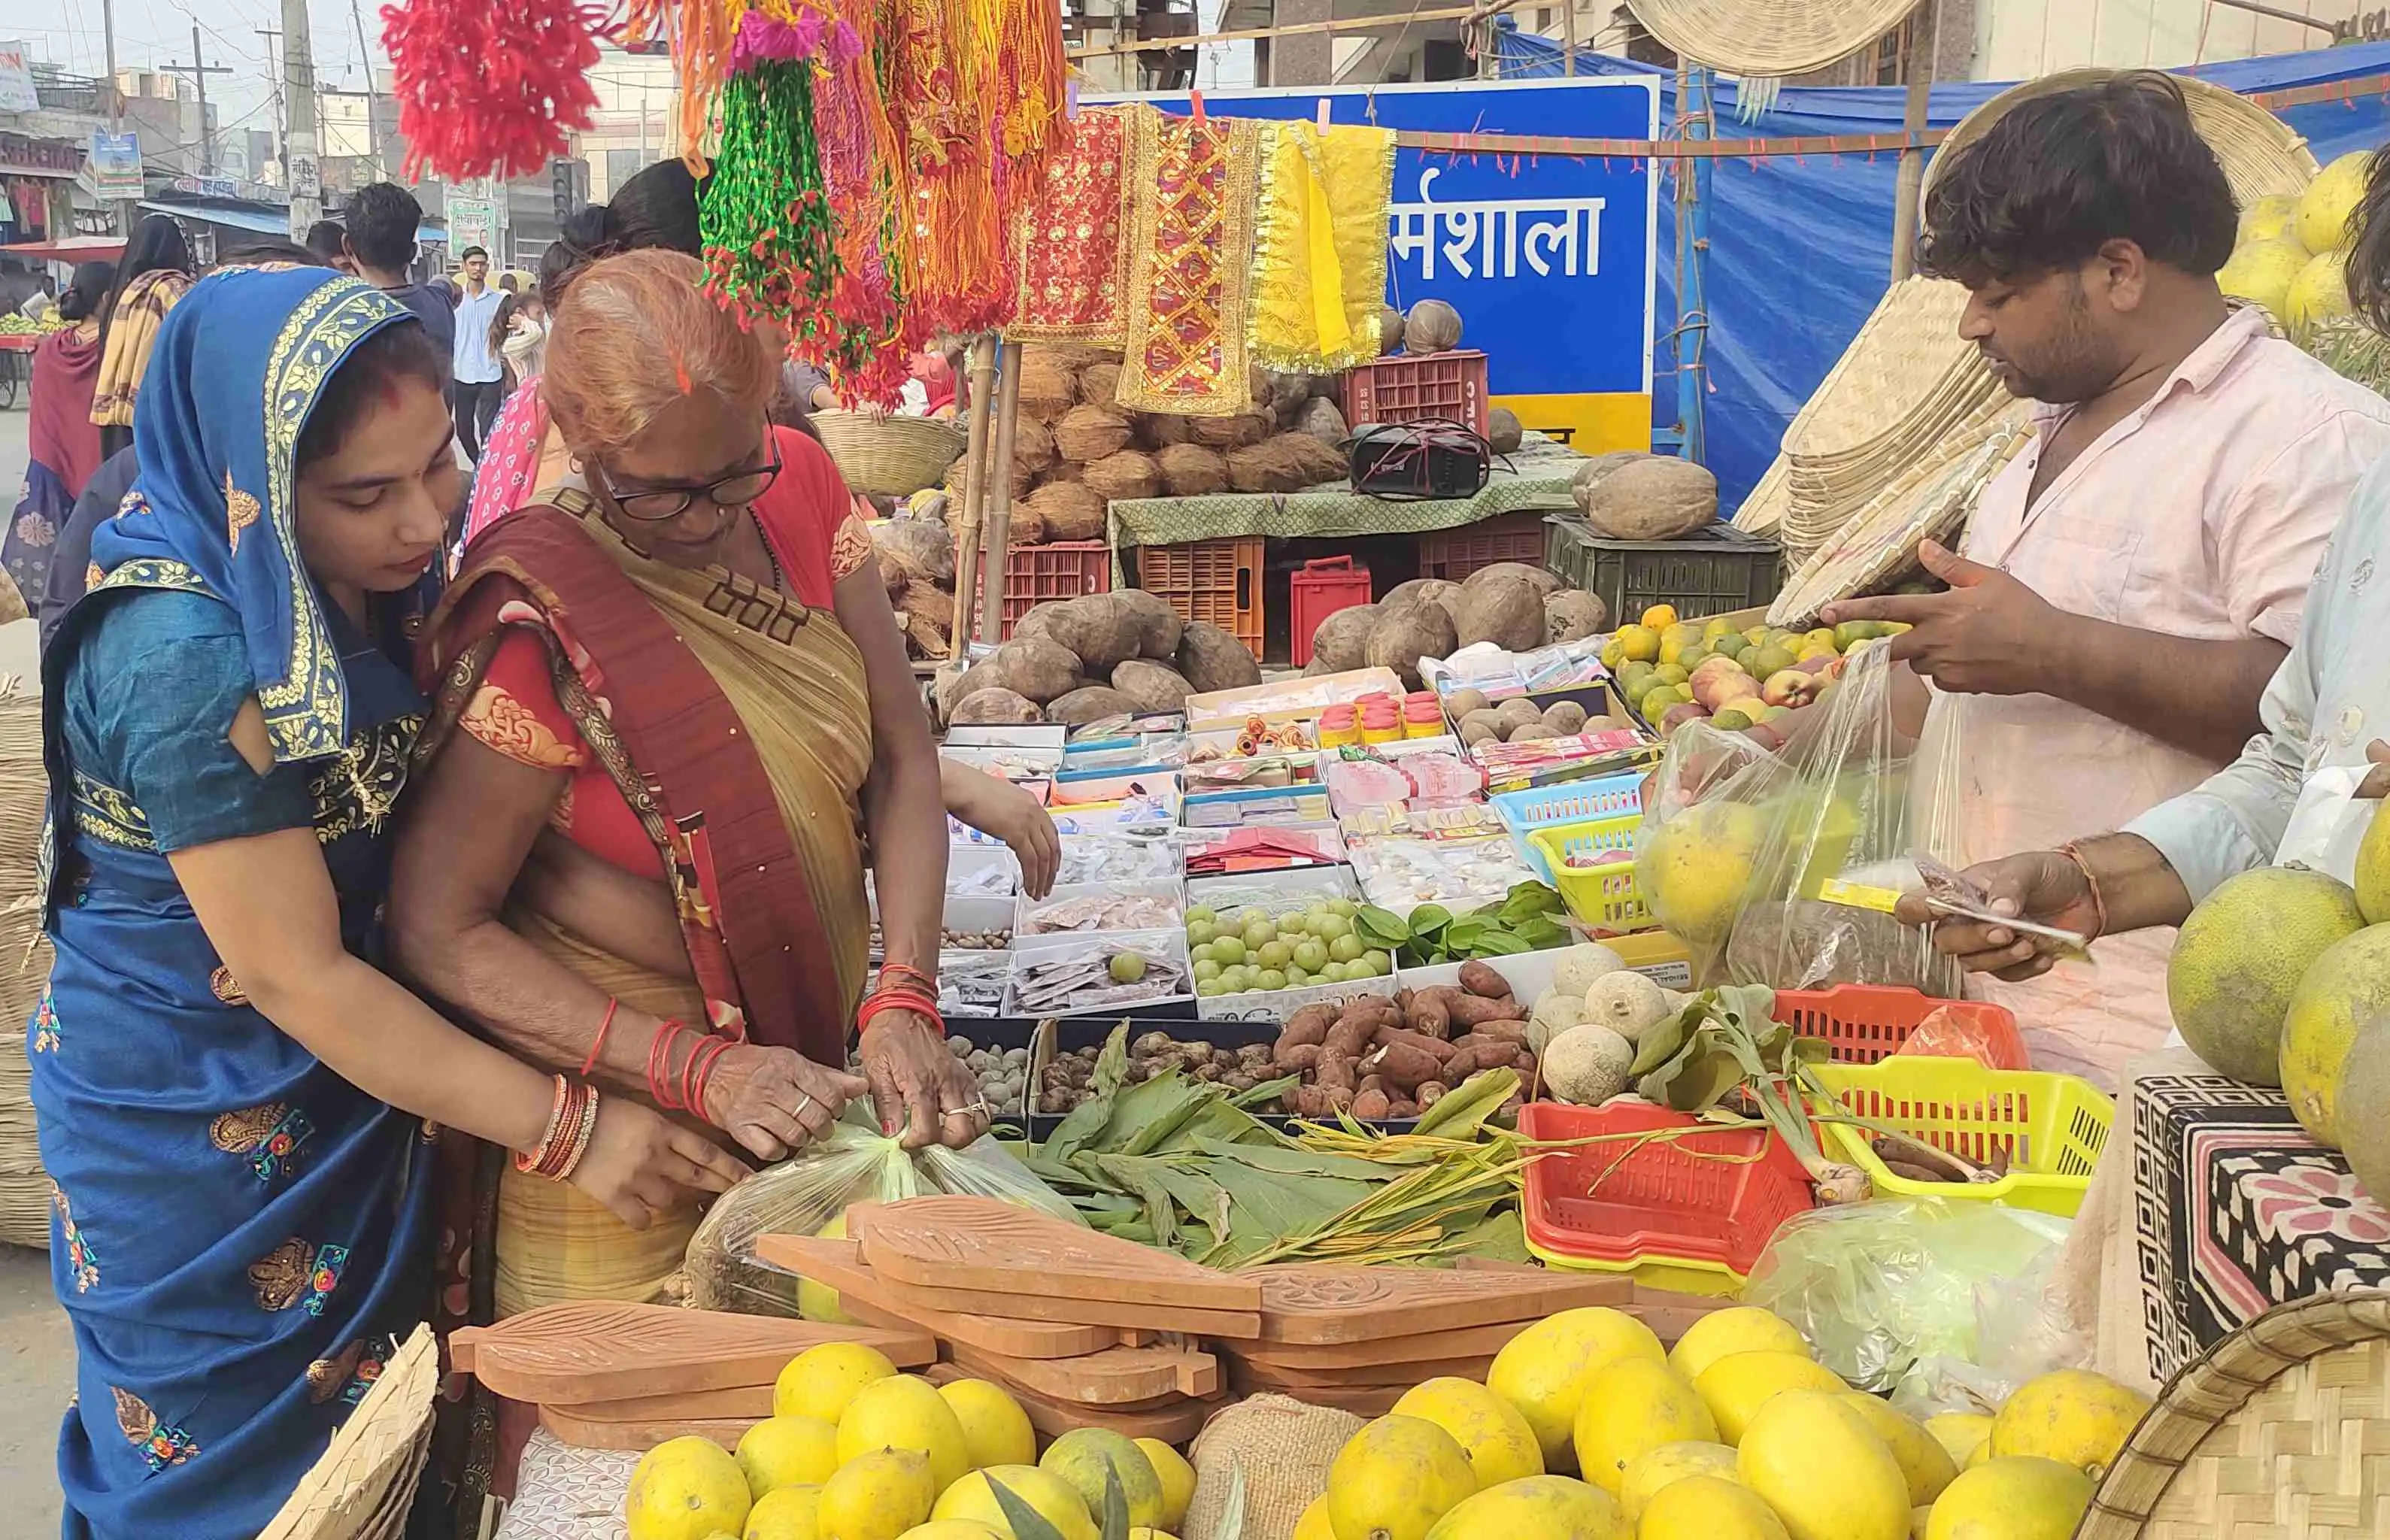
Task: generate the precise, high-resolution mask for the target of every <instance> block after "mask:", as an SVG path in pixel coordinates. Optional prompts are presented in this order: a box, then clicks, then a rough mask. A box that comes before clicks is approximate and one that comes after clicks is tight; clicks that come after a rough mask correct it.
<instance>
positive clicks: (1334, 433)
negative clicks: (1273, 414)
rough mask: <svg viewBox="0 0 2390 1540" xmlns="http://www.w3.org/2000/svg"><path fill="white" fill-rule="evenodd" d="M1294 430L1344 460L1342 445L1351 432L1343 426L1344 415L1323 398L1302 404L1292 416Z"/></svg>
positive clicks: (1316, 398) (1333, 404)
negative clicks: (1329, 449)
mask: <svg viewBox="0 0 2390 1540" xmlns="http://www.w3.org/2000/svg"><path fill="white" fill-rule="evenodd" d="M1294 430H1295V431H1296V432H1298V433H1308V434H1310V435H1311V436H1312V437H1313V438H1315V439H1317V440H1318V441H1319V442H1320V443H1324V444H1327V445H1328V446H1329V447H1330V448H1331V449H1334V450H1335V451H1336V457H1337V459H1338V460H1339V461H1343V459H1344V449H1343V443H1344V441H1345V440H1346V439H1347V438H1349V437H1350V436H1351V435H1352V431H1353V430H1351V429H1350V428H1348V427H1347V426H1345V422H1344V414H1343V412H1342V411H1340V410H1338V409H1337V405H1336V404H1335V403H1334V402H1332V401H1330V400H1329V399H1327V398H1326V397H1325V396H1314V397H1313V398H1312V399H1311V400H1309V401H1306V402H1304V404H1303V407H1302V409H1301V410H1300V411H1298V412H1296V413H1295V414H1294Z"/></svg>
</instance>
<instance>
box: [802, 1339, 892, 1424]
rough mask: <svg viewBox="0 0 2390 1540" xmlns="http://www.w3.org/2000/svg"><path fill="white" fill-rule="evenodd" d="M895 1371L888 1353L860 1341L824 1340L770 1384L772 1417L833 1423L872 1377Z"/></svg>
mask: <svg viewBox="0 0 2390 1540" xmlns="http://www.w3.org/2000/svg"><path fill="white" fill-rule="evenodd" d="M895 1372H896V1366H895V1365H893V1364H892V1363H890V1362H889V1361H888V1355H887V1354H884V1353H882V1352H880V1350H879V1349H878V1348H875V1347H866V1346H865V1345H864V1344H863V1343H861V1342H824V1343H823V1344H822V1345H821V1346H819V1347H815V1348H807V1349H805V1351H804V1352H803V1353H800V1354H797V1355H796V1356H795V1357H794V1358H791V1359H790V1360H789V1367H786V1368H784V1369H782V1370H781V1371H780V1378H779V1379H778V1380H775V1381H773V1384H772V1415H773V1416H774V1417H817V1418H821V1419H822V1420H823V1421H824V1422H836V1421H837V1420H838V1419H839V1418H842V1417H844V1416H845V1415H846V1404H847V1403H848V1402H850V1401H853V1400H854V1394H855V1392H857V1391H860V1390H861V1389H863V1387H864V1386H866V1385H868V1384H870V1383H871V1382H872V1381H873V1380H885V1379H887V1378H888V1377H889V1376H891V1375H893V1374H894V1373H895Z"/></svg>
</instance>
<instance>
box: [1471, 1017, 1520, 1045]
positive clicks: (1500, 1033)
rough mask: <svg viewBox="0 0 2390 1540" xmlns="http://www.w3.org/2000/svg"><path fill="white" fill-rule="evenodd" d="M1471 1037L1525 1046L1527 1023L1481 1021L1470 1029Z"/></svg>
mask: <svg viewBox="0 0 2390 1540" xmlns="http://www.w3.org/2000/svg"><path fill="white" fill-rule="evenodd" d="M1469 1035H1470V1036H1471V1037H1493V1038H1498V1039H1500V1040H1501V1041H1502V1042H1505V1043H1513V1044H1518V1045H1521V1046H1524V1044H1525V1043H1526V1041H1527V1023H1526V1022H1524V1021H1510V1020H1503V1021H1480V1022H1478V1023H1477V1025H1475V1026H1473V1027H1471V1028H1470V1029H1469Z"/></svg>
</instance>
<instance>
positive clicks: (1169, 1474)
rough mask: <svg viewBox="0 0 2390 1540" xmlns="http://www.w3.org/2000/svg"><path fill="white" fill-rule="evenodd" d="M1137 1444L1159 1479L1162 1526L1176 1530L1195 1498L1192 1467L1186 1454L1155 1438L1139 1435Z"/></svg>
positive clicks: (1185, 1517)
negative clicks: (1160, 1484)
mask: <svg viewBox="0 0 2390 1540" xmlns="http://www.w3.org/2000/svg"><path fill="white" fill-rule="evenodd" d="M1137 1447H1138V1448H1139V1449H1142V1450H1144V1451H1145V1457H1146V1459H1147V1460H1148V1461H1150V1463H1151V1464H1152V1466H1153V1473H1154V1475H1155V1476H1157V1477H1158V1478H1160V1479H1161V1482H1162V1527H1163V1529H1166V1530H1176V1529H1177V1528H1178V1526H1179V1525H1180V1524H1182V1523H1184V1522H1186V1521H1187V1505H1188V1504H1189V1503H1191V1502H1193V1501H1194V1500H1195V1468H1194V1467H1193V1466H1191V1465H1189V1464H1188V1463H1187V1457H1186V1456H1184V1455H1182V1454H1180V1453H1179V1452H1178V1451H1177V1450H1176V1449H1173V1448H1172V1447H1171V1446H1170V1445H1168V1444H1164V1443H1163V1442H1162V1441H1161V1440H1160V1439H1158V1438H1141V1439H1138V1440H1137Z"/></svg>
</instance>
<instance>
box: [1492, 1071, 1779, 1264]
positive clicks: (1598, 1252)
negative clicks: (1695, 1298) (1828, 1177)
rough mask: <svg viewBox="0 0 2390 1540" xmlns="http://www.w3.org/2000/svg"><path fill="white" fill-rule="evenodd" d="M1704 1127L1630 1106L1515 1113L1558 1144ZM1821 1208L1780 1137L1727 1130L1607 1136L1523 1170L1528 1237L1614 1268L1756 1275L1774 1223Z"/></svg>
mask: <svg viewBox="0 0 2390 1540" xmlns="http://www.w3.org/2000/svg"><path fill="white" fill-rule="evenodd" d="M1697 1122H1698V1120H1696V1119H1694V1118H1692V1117H1690V1116H1689V1115H1688V1114H1686V1113H1683V1112H1672V1111H1669V1110H1667V1109H1666V1108H1664V1107H1649V1106H1640V1105H1637V1104H1634V1103H1620V1104H1618V1105H1616V1106H1612V1107H1563V1106H1561V1104H1559V1103H1558V1102H1549V1101H1531V1102H1529V1103H1527V1104H1526V1105H1525V1106H1524V1107H1522V1108H1521V1109H1519V1133H1520V1135H1521V1136H1522V1137H1523V1138H1528V1139H1541V1140H1549V1141H1553V1142H1559V1141H1563V1140H1569V1139H1585V1138H1591V1137H1594V1136H1599V1135H1631V1134H1640V1133H1645V1132H1648V1131H1649V1130H1651V1129H1656V1128H1690V1127H1694V1126H1696V1125H1697ZM1718 1156H1728V1157H1731V1159H1728V1160H1719V1159H1716V1158H1715V1157H1718ZM1754 1156H1756V1157H1757V1159H1755V1160H1754V1159H1753V1157H1754ZM1705 1157H1706V1158H1705ZM1815 1201H1816V1200H1815V1197H1814V1195H1813V1193H1812V1192H1811V1189H1810V1187H1809V1178H1808V1174H1806V1173H1805V1172H1804V1171H1803V1170H1802V1169H1801V1162H1800V1161H1799V1160H1798V1159H1796V1158H1795V1157H1794V1156H1793V1153H1792V1149H1790V1148H1789V1147H1787V1146H1786V1145H1785V1143H1784V1141H1783V1139H1781V1138H1780V1137H1779V1136H1777V1135H1776V1134H1775V1133H1773V1132H1772V1131H1771V1132H1769V1133H1767V1134H1759V1133H1755V1132H1753V1131H1750V1130H1747V1129H1721V1130H1719V1131H1717V1132H1715V1133H1705V1134H1694V1135H1689V1136H1680V1137H1677V1138H1673V1139H1650V1140H1646V1141H1643V1142H1641V1143H1638V1142H1636V1141H1635V1140H1633V1139H1631V1138H1611V1139H1605V1140H1603V1141H1602V1142H1600V1143H1599V1144H1587V1145H1579V1146H1577V1147H1576V1148H1575V1149H1562V1150H1556V1151H1553V1152H1551V1153H1549V1154H1545V1155H1539V1156H1537V1157H1536V1160H1535V1161H1534V1162H1533V1163H1531V1164H1530V1165H1529V1166H1528V1167H1527V1174H1526V1180H1525V1192H1524V1194H1523V1199H1522V1201H1521V1204H1520V1208H1521V1211H1522V1213H1523V1217H1524V1218H1525V1221H1526V1229H1527V1238H1528V1239H1529V1240H1531V1241H1533V1242H1534V1243H1535V1244H1536V1246H1537V1247H1538V1248H1540V1249H1542V1250H1544V1251H1551V1252H1556V1253H1559V1254H1561V1255H1564V1256H1579V1257H1591V1258H1596V1259H1598V1260H1600V1261H1604V1262H1618V1263H1625V1262H1633V1261H1636V1260H1638V1259H1640V1258H1644V1257H1653V1258H1664V1259H1668V1260H1673V1261H1682V1262H1691V1263H1699V1264H1710V1265H1713V1266H1719V1267H1725V1268H1728V1269H1729V1270H1730V1271H1732V1272H1734V1273H1735V1274H1737V1275H1739V1276H1742V1277H1748V1276H1749V1275H1750V1273H1751V1269H1752V1266H1753V1264H1755V1263H1757V1262H1758V1261H1759V1253H1760V1252H1761V1251H1764V1250H1766V1248H1767V1241H1768V1238H1770V1237H1771V1236H1773V1235H1775V1233H1776V1226H1779V1225H1781V1224H1782V1223H1784V1221H1786V1220H1787V1219H1790V1218H1792V1216H1793V1215H1794V1214H1796V1213H1805V1212H1807V1211H1808V1210H1809V1209H1810V1208H1811V1207H1813V1206H1814V1205H1815Z"/></svg>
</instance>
